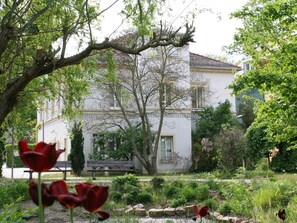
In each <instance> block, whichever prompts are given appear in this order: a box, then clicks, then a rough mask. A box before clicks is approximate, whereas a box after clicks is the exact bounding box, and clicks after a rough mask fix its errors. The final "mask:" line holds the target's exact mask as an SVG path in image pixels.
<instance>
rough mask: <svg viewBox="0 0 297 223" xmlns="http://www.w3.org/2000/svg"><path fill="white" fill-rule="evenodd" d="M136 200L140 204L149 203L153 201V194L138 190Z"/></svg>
mask: <svg viewBox="0 0 297 223" xmlns="http://www.w3.org/2000/svg"><path fill="white" fill-rule="evenodd" d="M137 202H138V203H142V204H149V203H152V202H153V196H152V195H151V194H150V193H147V192H140V193H139V194H138V196H137Z"/></svg>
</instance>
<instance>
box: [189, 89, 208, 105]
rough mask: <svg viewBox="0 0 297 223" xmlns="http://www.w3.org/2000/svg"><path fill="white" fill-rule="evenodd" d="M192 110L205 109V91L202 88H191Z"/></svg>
mask: <svg viewBox="0 0 297 223" xmlns="http://www.w3.org/2000/svg"><path fill="white" fill-rule="evenodd" d="M191 97H192V109H199V108H204V107H205V89H204V87H201V86H200V87H194V88H192V94H191Z"/></svg>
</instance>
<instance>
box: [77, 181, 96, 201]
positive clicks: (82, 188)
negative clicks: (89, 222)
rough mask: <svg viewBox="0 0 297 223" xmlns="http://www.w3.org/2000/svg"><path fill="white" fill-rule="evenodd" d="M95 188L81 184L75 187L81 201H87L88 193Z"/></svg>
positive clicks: (87, 184)
mask: <svg viewBox="0 0 297 223" xmlns="http://www.w3.org/2000/svg"><path fill="white" fill-rule="evenodd" d="M92 187H94V185H92V184H89V183H79V184H76V185H75V189H76V192H77V196H78V197H79V198H80V199H86V197H87V193H88V191H89V190H90V189H91V188H92Z"/></svg>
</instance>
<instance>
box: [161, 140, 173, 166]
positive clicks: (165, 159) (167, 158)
mask: <svg viewBox="0 0 297 223" xmlns="http://www.w3.org/2000/svg"><path fill="white" fill-rule="evenodd" d="M164 138H165V139H170V146H171V148H169V149H168V148H167V149H166V148H165V151H164V148H163V143H162V140H163V139H164ZM165 143H166V142H165ZM165 146H166V145H165ZM168 150H170V151H168ZM174 151H175V144H174V135H161V137H160V161H161V163H172V162H174V160H175V152H174ZM163 152H165V154H164V153H163ZM168 153H169V155H168ZM164 155H165V156H164Z"/></svg>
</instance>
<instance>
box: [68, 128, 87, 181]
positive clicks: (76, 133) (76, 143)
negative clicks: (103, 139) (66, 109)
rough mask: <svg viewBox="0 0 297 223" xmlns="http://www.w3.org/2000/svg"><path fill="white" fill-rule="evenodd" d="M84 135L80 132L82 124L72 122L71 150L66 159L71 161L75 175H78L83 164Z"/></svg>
mask: <svg viewBox="0 0 297 223" xmlns="http://www.w3.org/2000/svg"><path fill="white" fill-rule="evenodd" d="M83 150H84V137H83V133H82V124H81V123H74V126H73V128H72V139H71V151H70V154H69V156H68V160H71V162H72V170H73V172H74V173H75V175H76V176H80V174H81V172H82V171H83V169H84V165H85V156H84V152H83Z"/></svg>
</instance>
